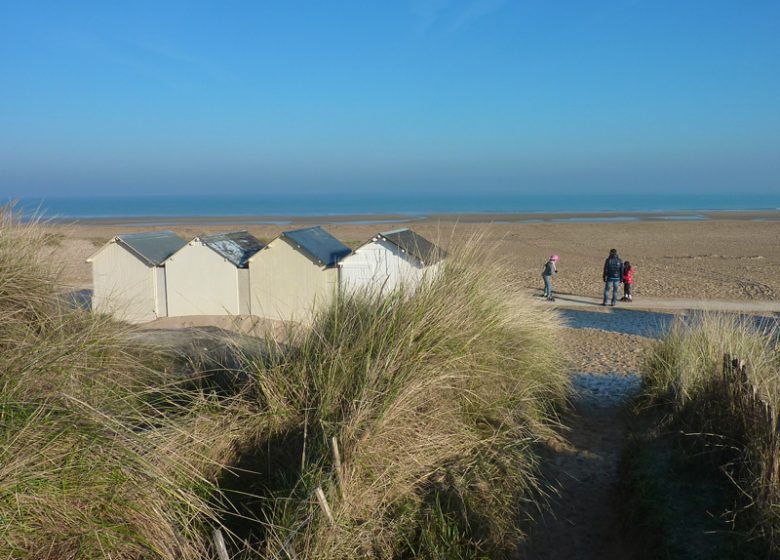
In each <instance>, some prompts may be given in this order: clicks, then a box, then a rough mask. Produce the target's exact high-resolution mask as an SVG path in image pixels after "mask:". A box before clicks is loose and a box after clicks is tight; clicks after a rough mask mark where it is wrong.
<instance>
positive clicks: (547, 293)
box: [542, 255, 559, 301]
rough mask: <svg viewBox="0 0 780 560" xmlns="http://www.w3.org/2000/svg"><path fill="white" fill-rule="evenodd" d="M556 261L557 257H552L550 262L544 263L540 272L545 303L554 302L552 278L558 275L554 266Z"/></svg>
mask: <svg viewBox="0 0 780 560" xmlns="http://www.w3.org/2000/svg"><path fill="white" fill-rule="evenodd" d="M558 260H559V257H558V255H552V256H551V257H550V260H548V261H547V262H546V263H545V265H544V270H543V271H542V278H543V279H544V297H546V298H547V301H555V298H554V297H553V294H552V277H553V276H557V275H558V268H557V266H556V263H557V262H558Z"/></svg>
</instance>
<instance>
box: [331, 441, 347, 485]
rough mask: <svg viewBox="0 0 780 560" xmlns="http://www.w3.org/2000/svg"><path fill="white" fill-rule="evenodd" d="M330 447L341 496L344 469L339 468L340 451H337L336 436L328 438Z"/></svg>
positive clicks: (337, 442)
mask: <svg viewBox="0 0 780 560" xmlns="http://www.w3.org/2000/svg"><path fill="white" fill-rule="evenodd" d="M330 447H331V449H332V451H333V464H334V465H335V467H336V478H337V479H338V481H339V490H340V491H341V495H342V497H343V496H344V471H343V470H342V468H341V453H339V440H337V439H336V436H333V437H332V438H330Z"/></svg>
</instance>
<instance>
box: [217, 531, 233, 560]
mask: <svg viewBox="0 0 780 560" xmlns="http://www.w3.org/2000/svg"><path fill="white" fill-rule="evenodd" d="M214 545H215V546H216V547H217V555H218V556H219V560H230V555H229V554H228V551H227V546H225V537H223V536H222V530H221V529H220V528H219V527H216V528H215V529H214Z"/></svg>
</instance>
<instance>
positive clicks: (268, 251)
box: [249, 226, 350, 323]
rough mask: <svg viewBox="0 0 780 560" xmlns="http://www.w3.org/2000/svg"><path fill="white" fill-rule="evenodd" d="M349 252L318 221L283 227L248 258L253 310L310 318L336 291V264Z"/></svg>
mask: <svg viewBox="0 0 780 560" xmlns="http://www.w3.org/2000/svg"><path fill="white" fill-rule="evenodd" d="M349 252H350V249H349V247H347V246H346V245H344V244H343V243H341V241H339V240H338V239H336V238H335V237H333V236H332V235H331V234H329V233H328V232H327V231H325V230H324V229H322V228H321V227H319V226H317V227H309V228H304V229H297V230H293V231H285V232H283V233H282V234H281V235H279V237H277V238H276V239H274V240H273V241H271V242H270V243H269V244H268V245H266V246H265V247H264V248H263V249H262V250H260V251H258V252H257V253H255V255H254V256H253V257H251V258H250V259H249V281H250V291H251V293H252V314H253V315H258V316H260V317H266V318H270V319H278V320H283V321H298V322H304V323H305V322H308V321H309V320H310V319H311V317H312V315H313V313H314V312H316V311H317V310H319V309H322V307H323V306H326V305H328V304H329V303H330V302H331V301H333V298H334V297H335V296H336V295H337V293H338V279H339V271H338V267H337V264H338V262H339V260H341V259H342V258H343V257H344V256H346V255H348V254H349Z"/></svg>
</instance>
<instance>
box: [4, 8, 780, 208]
mask: <svg viewBox="0 0 780 560" xmlns="http://www.w3.org/2000/svg"><path fill="white" fill-rule="evenodd" d="M372 190H374V191H377V190H379V191H385V192H386V191H388V190H392V191H393V192H399V193H432V194H447V193H471V192H480V191H482V192H495V193H524V192H529V193H539V192H550V193H558V194H566V193H580V194H582V193H590V192H593V193H609V192H616V193H618V192H632V193H634V194H636V193H639V194H641V193H643V192H653V193H659V192H661V193H663V192H668V193H676V192H681V191H685V192H687V193H698V192H701V193H708V192H722V193H742V192H745V193H753V194H756V193H758V194H760V193H777V192H779V191H780V2H777V0H767V1H762V0H754V1H751V2H740V1H737V0H732V1H722V0H690V1H686V0H670V1H664V0H653V1H650V0H644V1H643V0H603V1H594V0H581V1H562V0H561V1H556V0H518V1H512V0H392V1H373V0H355V1H340V0H327V1H325V0H321V1H314V0H312V1H308V2H301V1H297V0H255V1H247V2H239V1H232V0H224V1H220V2H216V1H215V2H198V1H188V2H184V1H166V2H160V1H151V2H144V1H133V2H111V1H96V2H84V1H79V0H71V1H69V2H59V1H57V2H37V1H29V2H20V1H5V0H0V196H5V197H19V196H47V197H52V196H94V195H98V194H100V195H109V194H111V195H114V194H115V195H123V196H127V195H158V194H160V195H179V194H209V195H214V194H223V193H224V194H239V195H240V194H248V193H252V194H256V193H276V192H288V193H289V192H294V193H302V194H305V193H323V192H338V193H346V194H349V193H358V192H367V191H368V192H370V191H372Z"/></svg>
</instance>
